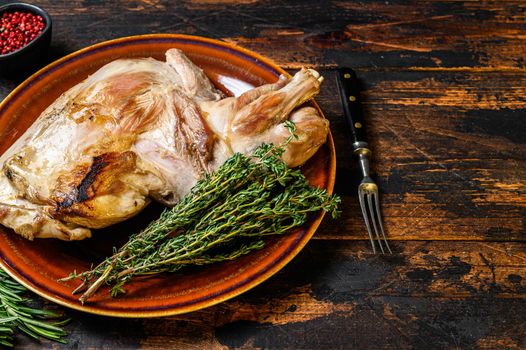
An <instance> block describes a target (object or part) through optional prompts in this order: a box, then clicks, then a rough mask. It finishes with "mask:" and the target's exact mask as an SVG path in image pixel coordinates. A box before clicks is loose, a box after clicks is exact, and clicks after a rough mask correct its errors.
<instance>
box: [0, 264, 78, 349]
mask: <svg viewBox="0 0 526 350" xmlns="http://www.w3.org/2000/svg"><path fill="white" fill-rule="evenodd" d="M24 293H26V289H25V288H24V287H22V286H21V285H20V284H18V283H17V282H15V281H13V280H12V279H11V277H9V276H8V275H7V274H6V273H5V272H4V271H3V270H2V269H0V345H2V346H5V347H12V346H13V335H14V333H15V331H16V330H17V329H18V330H20V331H22V332H24V333H25V334H27V335H29V336H30V337H32V338H35V339H39V338H40V337H42V338H46V339H51V340H55V341H59V342H61V343H65V341H64V336H66V332H65V331H64V330H63V329H62V328H61V326H63V325H64V324H65V323H66V322H68V321H69V320H62V321H56V322H49V321H46V320H50V319H56V318H58V317H60V315H59V314H57V313H55V312H52V311H49V310H44V309H38V308H31V307H29V306H28V303H29V302H30V300H28V299H26V298H23V297H22V296H23V294H24Z"/></svg>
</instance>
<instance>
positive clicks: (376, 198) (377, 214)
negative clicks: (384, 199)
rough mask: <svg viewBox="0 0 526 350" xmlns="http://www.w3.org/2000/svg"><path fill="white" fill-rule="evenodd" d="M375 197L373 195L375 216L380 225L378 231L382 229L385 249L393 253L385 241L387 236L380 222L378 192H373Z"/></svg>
mask: <svg viewBox="0 0 526 350" xmlns="http://www.w3.org/2000/svg"><path fill="white" fill-rule="evenodd" d="M375 195H376V197H375V201H374V204H375V207H376V216H377V218H378V223H379V225H380V231H382V236H383V238H384V243H385V246H386V247H387V250H389V254H393V251H392V250H391V247H389V243H388V241H387V237H386V236H385V231H384V225H383V223H382V214H380V204H379V202H380V200H379V198H378V197H379V194H378V193H375Z"/></svg>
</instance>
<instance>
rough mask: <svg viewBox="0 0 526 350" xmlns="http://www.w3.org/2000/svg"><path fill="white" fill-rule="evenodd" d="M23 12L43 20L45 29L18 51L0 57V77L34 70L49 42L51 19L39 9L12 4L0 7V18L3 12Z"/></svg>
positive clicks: (28, 5)
mask: <svg viewBox="0 0 526 350" xmlns="http://www.w3.org/2000/svg"><path fill="white" fill-rule="evenodd" d="M15 11H23V12H30V13H32V14H34V15H39V16H42V18H44V21H45V23H46V27H45V28H44V30H43V31H42V33H40V35H39V36H37V37H36V38H35V39H33V40H32V41H30V42H29V43H28V44H27V45H26V46H24V47H22V48H21V49H20V50H17V51H14V52H10V53H8V54H5V55H0V75H5V76H16V75H18V74H21V73H22V71H25V70H27V69H31V68H34V67H36V66H37V65H38V63H39V62H40V61H41V60H42V58H43V57H44V56H45V54H46V50H47V49H48V48H49V44H50V42H51V26H52V23H51V17H50V16H49V14H48V13H47V12H46V11H44V10H42V9H41V8H40V7H37V6H35V5H30V4H25V3H21V2H20V3H18V2H17V3H12V4H7V5H4V6H0V17H1V16H2V15H3V14H4V12H15Z"/></svg>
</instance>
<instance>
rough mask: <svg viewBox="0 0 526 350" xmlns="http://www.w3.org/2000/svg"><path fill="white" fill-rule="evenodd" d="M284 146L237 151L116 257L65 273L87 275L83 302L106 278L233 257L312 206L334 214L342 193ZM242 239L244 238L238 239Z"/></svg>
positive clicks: (297, 222) (119, 284)
mask: <svg viewBox="0 0 526 350" xmlns="http://www.w3.org/2000/svg"><path fill="white" fill-rule="evenodd" d="M291 128H293V126H291ZM292 132H293V130H291V133H292ZM291 137H293V134H292V136H291ZM288 141H290V139H289V140H288ZM282 154H283V148H277V147H274V146H273V145H262V146H260V147H258V148H257V149H256V150H255V151H254V153H253V156H252V157H247V156H245V155H243V154H239V153H237V154H234V155H233V156H232V157H231V158H229V159H228V160H227V161H226V162H225V163H224V164H223V165H222V166H221V167H220V168H219V169H218V170H217V171H215V172H213V173H212V174H208V175H207V176H205V177H204V178H203V179H202V180H200V181H198V182H197V184H196V185H195V186H194V187H193V188H192V190H191V192H190V193H189V194H188V195H186V196H185V197H184V198H183V199H182V200H181V201H180V202H179V203H178V204H177V205H176V206H175V207H173V208H172V209H169V210H165V211H164V212H163V213H162V214H161V216H160V217H159V219H157V220H155V221H154V222H152V223H151V224H150V225H149V226H148V227H147V228H146V229H144V230H143V231H141V232H139V233H137V234H135V235H132V236H131V237H130V239H129V241H128V242H127V243H126V244H125V245H124V246H123V247H121V248H120V249H119V250H118V251H115V254H114V255H113V256H112V257H110V258H108V259H106V260H104V261H103V262H102V263H101V264H99V265H98V266H96V267H95V268H93V269H92V270H90V271H86V272H83V273H80V274H77V273H76V272H74V273H73V274H71V275H70V276H69V277H66V278H65V279H64V280H70V279H73V278H79V279H81V281H82V283H81V285H80V286H79V288H77V289H76V290H75V292H78V291H81V290H85V292H84V294H83V295H82V296H81V297H80V299H79V300H80V301H81V302H84V301H86V300H88V299H89V298H90V297H91V296H92V295H93V294H94V293H95V292H96V291H97V290H98V289H99V288H100V287H101V286H102V285H103V284H110V285H112V289H111V292H110V293H111V295H112V296H117V295H118V294H120V293H123V292H124V288H123V286H124V284H125V283H126V282H128V281H129V280H130V279H132V278H133V277H137V276H144V275H152V274H158V273H162V272H174V271H177V270H179V269H181V268H182V267H184V266H188V265H205V264H210V263H215V262H221V261H225V260H232V259H235V258H237V257H239V256H241V255H245V254H248V253H250V252H251V251H253V250H256V249H261V248H262V247H263V246H264V242H263V240H261V238H262V237H264V236H267V235H279V234H284V233H286V232H288V231H289V230H290V229H292V228H294V227H298V226H301V225H303V224H304V223H305V222H306V221H307V220H308V217H309V214H310V213H314V212H318V211H319V210H325V211H327V212H329V213H331V214H332V216H333V217H335V216H336V215H337V214H338V210H337V207H338V204H339V202H340V199H339V197H337V196H330V195H329V194H328V193H327V192H326V191H325V190H322V189H319V188H314V187H311V186H310V185H309V183H308V181H307V179H306V178H305V177H304V176H303V175H302V174H301V172H300V171H299V170H292V169H289V168H288V167H287V165H286V164H285V163H284V162H283V161H282V160H281V158H280V156H281V155H282ZM239 239H243V240H244V241H245V243H244V244H242V245H241V246H239V245H234V243H235V241H237V240H239ZM246 242H248V243H246ZM218 250H220V251H221V252H220V253H216V254H215V255H214V254H213V253H212V254H211V252H214V251H216V252H217V251H218ZM86 288H87V290H86Z"/></svg>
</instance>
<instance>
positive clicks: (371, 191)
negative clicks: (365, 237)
mask: <svg viewBox="0 0 526 350" xmlns="http://www.w3.org/2000/svg"><path fill="white" fill-rule="evenodd" d="M338 86H339V89H340V97H341V99H342V105H343V109H344V114H345V117H346V119H347V122H348V124H349V128H350V131H351V134H352V139H353V144H352V146H353V152H354V154H355V155H356V156H358V160H359V163H360V168H361V170H362V175H363V180H362V182H361V183H360V185H359V186H358V198H359V200H360V207H361V209H362V214H363V219H364V220H365V226H366V227H367V233H368V234H369V239H370V241H371V245H372V247H373V253H374V254H376V243H377V244H378V246H379V247H380V251H381V252H382V253H385V252H386V251H388V252H389V253H392V251H391V247H389V243H388V242H387V237H386V235H385V230H384V225H383V224H382V215H381V214H380V198H379V195H378V186H377V185H376V183H375V182H374V181H373V179H371V176H370V174H369V157H370V156H371V150H370V149H369V144H368V143H367V134H366V132H365V119H364V115H363V112H362V109H361V106H360V94H359V92H360V86H359V81H358V80H357V79H356V74H355V73H354V71H353V70H352V69H350V68H340V69H339V70H338ZM371 224H372V225H371ZM371 226H372V228H374V235H373V230H372V228H371ZM375 242H376V243H375ZM384 245H385V248H384Z"/></svg>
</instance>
